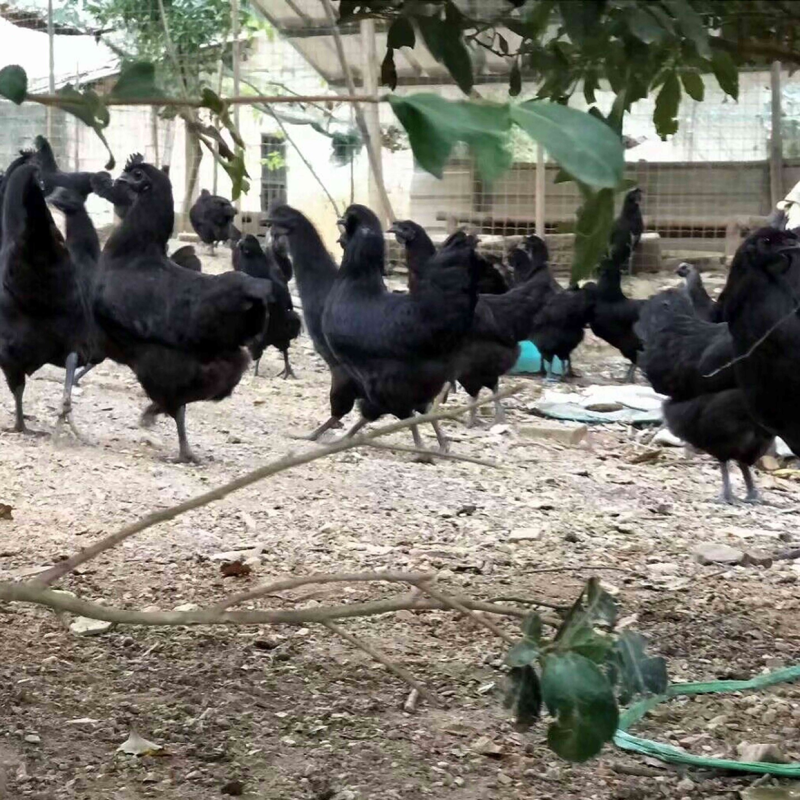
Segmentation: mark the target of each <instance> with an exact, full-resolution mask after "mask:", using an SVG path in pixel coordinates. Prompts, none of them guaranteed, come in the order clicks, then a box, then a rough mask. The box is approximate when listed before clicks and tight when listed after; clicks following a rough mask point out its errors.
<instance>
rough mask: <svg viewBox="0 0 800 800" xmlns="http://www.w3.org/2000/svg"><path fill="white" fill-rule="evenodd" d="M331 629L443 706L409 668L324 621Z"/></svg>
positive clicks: (425, 696) (433, 701) (431, 701)
mask: <svg viewBox="0 0 800 800" xmlns="http://www.w3.org/2000/svg"><path fill="white" fill-rule="evenodd" d="M322 624H323V625H324V626H325V627H326V628H327V629H328V630H329V631H331V632H332V633H335V634H336V635H337V636H340V637H341V638H342V639H344V640H345V641H346V642H349V643H350V644H351V645H353V647H356V648H358V649H359V650H363V651H364V652H365V653H366V654H367V655H368V656H370V657H371V658H374V659H375V660H376V661H377V662H379V663H380V664H383V666H384V667H386V669H388V670H389V672H391V673H392V674H393V675H396V676H397V677H398V678H400V680H402V681H405V682H406V683H407V684H408V685H409V686H410V687H411V688H412V689H413V690H414V691H415V692H417V693H418V694H419V695H421V696H422V697H424V698H425V699H426V700H427V701H428V702H429V703H432V704H433V705H435V706H441V705H442V701H441V700H439V698H438V697H437V696H436V695H435V694H432V693H431V692H429V691H428V690H427V689H426V688H425V687H424V686H423V685H422V684H421V683H420V682H419V681H418V680H417V679H416V678H415V677H414V676H413V675H412V674H411V673H410V672H409V671H408V670H406V669H405V668H403V667H401V666H400V665H399V664H395V663H394V661H392V660H391V659H390V658H389V657H388V656H386V655H384V654H383V653H382V652H381V651H380V650H378V649H376V648H374V647H372V645H368V644H367V643H366V642H362V641H361V640H360V639H358V638H356V637H355V636H353V635H352V634H351V633H348V632H347V631H346V630H344V629H343V628H340V627H339V626H338V625H337V624H336V623H335V622H330V621H328V622H323V623H322Z"/></svg>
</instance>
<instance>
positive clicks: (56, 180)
mask: <svg viewBox="0 0 800 800" xmlns="http://www.w3.org/2000/svg"><path fill="white" fill-rule="evenodd" d="M33 143H34V147H35V150H34V153H33V158H32V163H34V164H36V165H37V166H38V167H39V179H40V181H41V186H42V191H44V194H45V196H47V195H50V194H51V193H52V192H53V191H54V190H55V189H57V188H58V187H61V188H63V189H69V190H71V191H73V192H75V193H76V194H77V195H79V196H80V198H81V199H82V200H84V201H85V200H86V198H87V197H88V196H89V195H90V194H91V192H92V176H93V175H94V173H92V172H62V171H61V170H60V169H59V167H58V163H57V162H56V157H55V155H54V153H53V148H52V147H51V146H50V142H48V141H47V139H45V137H44V136H37V137H36V138H35V139H34V140H33Z"/></svg>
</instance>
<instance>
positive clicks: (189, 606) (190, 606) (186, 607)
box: [172, 603, 200, 613]
mask: <svg viewBox="0 0 800 800" xmlns="http://www.w3.org/2000/svg"><path fill="white" fill-rule="evenodd" d="M172 610H173V611H180V612H181V613H187V612H189V611H199V610H200V606H199V605H197V603H184V604H183V605H180V606H175V608H174V609H172Z"/></svg>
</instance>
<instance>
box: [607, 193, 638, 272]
mask: <svg viewBox="0 0 800 800" xmlns="http://www.w3.org/2000/svg"><path fill="white" fill-rule="evenodd" d="M641 203H642V190H641V189H639V188H636V189H631V190H630V191H629V192H628V193H627V194H626V195H625V200H624V201H623V203H622V211H620V215H619V216H618V217H617V219H616V220H615V221H614V225H613V227H612V228H611V236H610V239H609V255H610V256H611V259H612V261H613V262H614V263H615V264H619V265H620V266H622V265H623V264H625V265H627V268H628V272H630V271H631V264H632V263H633V254H634V251H635V250H636V248H637V247H638V246H639V241H640V240H641V238H642V234H643V233H644V219H643V217H642V207H641Z"/></svg>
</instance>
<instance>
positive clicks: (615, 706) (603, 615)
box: [506, 578, 667, 761]
mask: <svg viewBox="0 0 800 800" xmlns="http://www.w3.org/2000/svg"><path fill="white" fill-rule="evenodd" d="M616 621H617V609H616V604H615V603H614V600H613V598H612V597H611V596H610V595H609V594H608V593H607V592H605V591H603V589H602V588H601V587H600V584H599V583H598V581H597V579H596V578H592V579H591V580H590V581H589V582H588V584H587V585H586V588H585V589H584V591H583V592H582V593H581V594H580V596H579V597H578V599H577V600H576V601H575V603H574V604H573V606H572V608H571V609H570V610H569V612H568V614H567V615H566V617H565V619H564V621H563V623H562V624H561V626H560V627H559V628H558V630H557V632H556V634H555V636H554V637H553V638H552V639H550V640H549V641H548V640H547V639H545V638H544V635H543V625H542V622H543V620H542V618H541V617H540V615H539V614H531V615H530V616H528V617H527V618H526V619H525V620H524V621H523V622H522V634H523V636H522V639H521V640H519V641H517V642H516V643H515V644H514V645H513V647H512V648H511V649H510V650H509V652H508V653H507V655H506V663H507V664H508V666H509V667H510V672H511V675H510V677H511V685H510V689H509V692H508V694H507V696H506V707H507V708H510V709H513V711H514V714H515V716H516V720H517V723H518V725H520V727H522V728H524V729H527V728H529V727H531V726H532V725H533V724H534V723H536V722H537V721H538V719H539V717H540V715H541V711H542V705H544V706H546V707H547V710H548V712H549V713H550V715H551V716H552V717H553V718H554V720H553V722H551V723H550V725H549V727H548V730H547V742H548V744H549V745H550V747H551V749H552V750H553V751H554V752H555V753H557V754H558V755H559V756H561V757H562V758H564V759H567V760H568V761H586V760H587V759H589V758H592V757H594V756H596V755H597V754H598V753H599V752H600V750H601V749H602V748H603V745H605V744H606V743H607V742H609V741H611V739H612V738H613V737H614V734H615V732H616V730H617V724H618V721H619V705H620V704H626V703H629V702H630V701H631V699H633V698H634V697H635V696H637V695H640V694H662V693H663V692H664V691H665V690H666V687H667V668H666V662H665V661H664V659H662V658H659V657H654V656H649V655H648V654H647V652H646V644H647V642H646V640H645V638H644V637H643V636H642V635H641V634H638V633H635V632H633V631H624V632H622V633H621V634H619V635H615V633H614V627H615V624H616Z"/></svg>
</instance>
